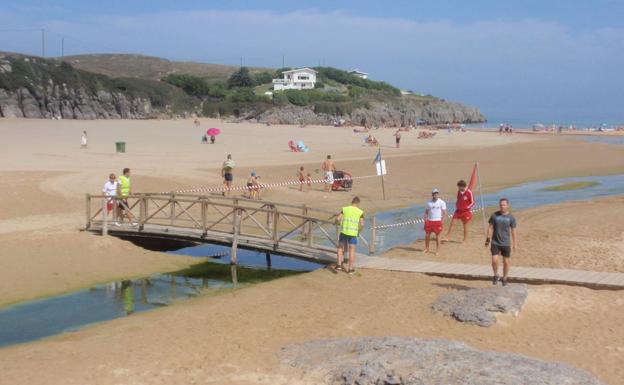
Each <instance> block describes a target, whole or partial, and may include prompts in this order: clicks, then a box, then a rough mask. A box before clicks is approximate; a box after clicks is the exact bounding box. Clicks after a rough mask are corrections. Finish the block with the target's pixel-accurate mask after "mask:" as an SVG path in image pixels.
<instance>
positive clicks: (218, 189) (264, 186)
mask: <svg viewBox="0 0 624 385" xmlns="http://www.w3.org/2000/svg"><path fill="white" fill-rule="evenodd" d="M377 177H378V176H377V175H364V176H352V177H351V178H334V181H343V180H356V179H368V178H377ZM327 182H328V181H327V180H326V179H311V180H305V181H299V180H291V181H284V182H275V183H259V184H258V185H257V186H251V187H248V186H234V187H230V188H229V189H228V188H227V187H223V186H221V187H194V188H190V189H185V190H175V191H173V192H174V193H177V194H188V193H197V192H201V193H210V192H224V191H241V190H249V189H250V188H261V189H269V188H275V187H282V186H292V185H302V184H315V183H327ZM169 193H171V191H163V192H161V194H169Z"/></svg>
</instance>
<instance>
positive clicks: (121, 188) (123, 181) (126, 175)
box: [115, 167, 136, 225]
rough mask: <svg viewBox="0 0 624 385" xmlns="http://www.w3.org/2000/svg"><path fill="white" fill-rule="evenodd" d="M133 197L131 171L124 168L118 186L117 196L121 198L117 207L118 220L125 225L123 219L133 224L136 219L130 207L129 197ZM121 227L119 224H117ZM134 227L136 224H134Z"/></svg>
mask: <svg viewBox="0 0 624 385" xmlns="http://www.w3.org/2000/svg"><path fill="white" fill-rule="evenodd" d="M130 195H132V187H131V185H130V169H129V168H127V167H126V168H124V169H123V174H122V175H121V176H120V177H119V183H118V184H117V196H118V197H119V198H120V200H119V203H118V205H117V219H118V221H119V222H121V223H123V219H124V217H125V218H128V221H130V222H132V221H134V220H135V219H136V218H135V216H134V215H133V214H132V213H131V212H130V206H128V197H129V196H130ZM115 224H116V225H119V223H115ZM132 224H133V225H136V223H134V222H132Z"/></svg>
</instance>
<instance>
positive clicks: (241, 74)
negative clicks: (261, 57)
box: [227, 67, 254, 88]
mask: <svg viewBox="0 0 624 385" xmlns="http://www.w3.org/2000/svg"><path fill="white" fill-rule="evenodd" d="M227 85H228V88H239V87H253V86H254V80H253V78H252V77H251V75H250V74H249V68H247V67H241V68H240V69H239V70H238V71H236V72H234V73H233V74H232V76H230V78H229V79H228V81H227Z"/></svg>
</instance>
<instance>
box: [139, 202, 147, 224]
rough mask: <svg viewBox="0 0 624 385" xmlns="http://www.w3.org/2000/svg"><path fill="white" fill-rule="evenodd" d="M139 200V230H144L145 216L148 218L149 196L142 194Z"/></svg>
mask: <svg viewBox="0 0 624 385" xmlns="http://www.w3.org/2000/svg"><path fill="white" fill-rule="evenodd" d="M140 199H141V200H140V202H139V231H141V230H143V227H144V226H145V218H147V198H146V197H145V196H141V198H140Z"/></svg>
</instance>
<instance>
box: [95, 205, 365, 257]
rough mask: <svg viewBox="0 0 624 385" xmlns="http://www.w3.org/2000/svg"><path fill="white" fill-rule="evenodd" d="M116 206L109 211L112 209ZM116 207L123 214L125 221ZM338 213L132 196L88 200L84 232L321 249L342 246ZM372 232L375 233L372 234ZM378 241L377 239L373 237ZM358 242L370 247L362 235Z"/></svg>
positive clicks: (309, 208) (311, 209) (316, 209)
mask: <svg viewBox="0 0 624 385" xmlns="http://www.w3.org/2000/svg"><path fill="white" fill-rule="evenodd" d="M107 205H109V206H112V207H113V209H112V210H111V211H109V210H108V207H107ZM118 208H122V209H123V211H124V214H123V217H122V216H121V215H120V211H119V210H118ZM336 217H337V214H336V213H332V212H331V211H328V210H323V209H318V208H313V207H308V206H307V205H290V204H283V203H277V202H268V201H258V200H250V199H244V198H239V197H234V198H229V197H222V196H207V195H195V194H160V193H159V194H133V195H130V196H128V197H127V198H124V199H120V198H117V197H112V198H111V197H108V198H107V197H105V196H103V195H90V194H87V196H86V228H87V229H93V228H98V229H101V230H102V232H103V233H105V232H108V229H109V228H110V227H111V226H115V225H121V222H124V221H125V223H127V222H130V223H131V224H132V225H134V226H135V227H136V228H137V231H139V232H141V231H145V229H146V227H150V226H151V227H154V228H156V227H158V228H166V229H167V231H171V230H175V229H180V230H186V231H191V232H195V233H197V235H199V236H200V237H208V235H209V234H210V235H221V236H223V237H225V238H227V237H230V238H231V239H232V241H233V242H234V239H235V238H236V239H237V238H240V237H247V238H252V239H254V240H256V241H260V242H263V243H265V244H272V245H274V247H276V248H277V247H278V246H279V245H284V244H286V245H291V246H294V247H307V248H312V249H321V250H326V251H330V250H335V248H336V247H337V246H338V236H339V232H338V227H337V223H336ZM373 232H374V230H373ZM371 236H372V237H373V238H372V239H374V234H371ZM360 239H361V240H362V241H363V242H364V243H365V244H366V245H368V244H369V243H368V241H367V240H366V239H365V238H364V236H363V235H361V236H360Z"/></svg>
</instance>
